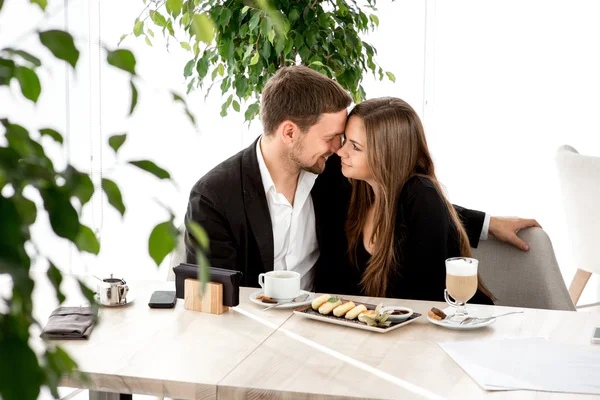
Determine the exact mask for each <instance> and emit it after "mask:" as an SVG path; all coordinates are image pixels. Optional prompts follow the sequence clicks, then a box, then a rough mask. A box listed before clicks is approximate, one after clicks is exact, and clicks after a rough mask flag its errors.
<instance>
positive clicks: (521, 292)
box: [473, 228, 575, 311]
mask: <svg viewBox="0 0 600 400" xmlns="http://www.w3.org/2000/svg"><path fill="white" fill-rule="evenodd" d="M519 237H520V238H521V239H523V240H524V241H526V242H527V243H529V245H530V250H529V251H521V250H519V249H517V248H516V247H514V246H512V245H509V244H507V243H503V242H499V241H497V240H492V239H490V240H486V241H482V242H480V243H479V248H477V249H473V257H474V258H477V259H478V260H479V273H480V275H481V279H482V280H483V281H484V282H485V284H486V285H487V286H488V288H489V289H490V290H491V291H492V293H493V294H494V295H495V296H496V298H497V300H496V305H500V306H513V307H527V308H544V309H552V310H568V311H575V307H574V306H573V302H572V301H571V297H570V296H569V292H568V291H567V287H566V286H565V281H564V279H563V277H562V275H561V273H560V270H559V268H558V262H557V261H556V257H555V255H554V249H553V248H552V242H551V241H550V238H549V237H548V235H547V234H546V232H545V231H544V230H542V229H540V228H529V229H525V230H522V231H521V232H519Z"/></svg>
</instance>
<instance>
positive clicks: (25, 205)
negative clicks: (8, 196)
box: [13, 194, 37, 225]
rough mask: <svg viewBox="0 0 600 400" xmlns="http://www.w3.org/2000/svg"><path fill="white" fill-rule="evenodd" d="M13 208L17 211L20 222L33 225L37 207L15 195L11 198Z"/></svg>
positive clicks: (24, 198) (26, 199) (22, 197)
mask: <svg viewBox="0 0 600 400" xmlns="http://www.w3.org/2000/svg"><path fill="white" fill-rule="evenodd" d="M13 199H14V204H15V207H17V210H18V211H19V215H20V216H21V220H22V221H23V222H25V223H26V224H27V225H33V223H34V222H35V220H36V219H37V207H36V205H35V203H34V202H33V201H31V200H29V199H28V198H26V197H24V196H23V195H18V194H15V195H14V196H13Z"/></svg>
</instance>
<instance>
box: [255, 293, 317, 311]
mask: <svg viewBox="0 0 600 400" xmlns="http://www.w3.org/2000/svg"><path fill="white" fill-rule="evenodd" d="M309 295H310V293H304V294H302V295H300V296H298V297H296V298H295V299H292V300H290V301H286V302H283V303H276V304H273V305H270V306H269V307H267V308H263V311H267V310H270V309H271V308H273V307H277V306H281V305H284V304H291V303H298V302H301V301H304V300H306V299H307V298H308V296H309Z"/></svg>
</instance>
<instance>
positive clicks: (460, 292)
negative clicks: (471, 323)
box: [444, 257, 479, 321]
mask: <svg viewBox="0 0 600 400" xmlns="http://www.w3.org/2000/svg"><path fill="white" fill-rule="evenodd" d="M478 265H479V261H477V260H476V259H474V258H468V257H454V258H449V259H447V260H446V290H444V298H445V299H446V302H447V303H448V304H450V305H451V306H452V307H455V308H456V312H455V313H454V315H453V316H452V317H451V318H450V320H451V321H462V320H464V319H465V318H466V317H467V315H468V314H467V302H468V301H469V300H470V299H471V298H472V297H473V296H474V295H475V293H476V292H477V266H478ZM450 298H452V299H454V301H453V300H451V299H450Z"/></svg>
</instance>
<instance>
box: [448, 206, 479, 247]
mask: <svg viewBox="0 0 600 400" xmlns="http://www.w3.org/2000/svg"><path fill="white" fill-rule="evenodd" d="M454 209H455V210H456V212H457V213H458V217H459V218H460V220H461V221H462V223H463V225H464V226H465V230H466V231H467V236H468V237H469V243H470V244H471V247H473V248H477V246H478V245H479V237H480V236H481V230H482V229H483V222H484V220H485V213H484V212H481V211H476V210H469V209H468V208H463V207H461V206H457V205H454Z"/></svg>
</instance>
